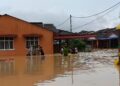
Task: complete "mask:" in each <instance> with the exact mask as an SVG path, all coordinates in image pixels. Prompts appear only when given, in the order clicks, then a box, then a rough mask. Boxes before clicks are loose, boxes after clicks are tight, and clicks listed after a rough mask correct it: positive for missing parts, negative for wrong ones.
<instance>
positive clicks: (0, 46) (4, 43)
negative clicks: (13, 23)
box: [0, 37, 13, 50]
mask: <svg viewBox="0 0 120 86" xmlns="http://www.w3.org/2000/svg"><path fill="white" fill-rule="evenodd" d="M11 49H13V37H0V50H11Z"/></svg>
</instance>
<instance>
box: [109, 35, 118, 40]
mask: <svg viewBox="0 0 120 86" xmlns="http://www.w3.org/2000/svg"><path fill="white" fill-rule="evenodd" d="M109 38H110V39H115V38H118V36H117V35H116V34H112V35H110V36H109Z"/></svg>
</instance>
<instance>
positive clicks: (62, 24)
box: [56, 17, 70, 27]
mask: <svg viewBox="0 0 120 86" xmlns="http://www.w3.org/2000/svg"><path fill="white" fill-rule="evenodd" d="M69 19H70V17H69V18H67V19H66V20H65V21H63V22H62V23H60V24H58V25H57V26H56V27H59V26H61V25H63V24H65V23H66V22H67V21H68V20H69Z"/></svg>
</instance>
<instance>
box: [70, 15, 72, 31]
mask: <svg viewBox="0 0 120 86" xmlns="http://www.w3.org/2000/svg"><path fill="white" fill-rule="evenodd" d="M70 32H72V15H70Z"/></svg>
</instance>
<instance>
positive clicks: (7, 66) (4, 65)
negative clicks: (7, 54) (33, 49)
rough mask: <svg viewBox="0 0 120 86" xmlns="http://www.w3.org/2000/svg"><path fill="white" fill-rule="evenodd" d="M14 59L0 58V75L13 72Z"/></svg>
mask: <svg viewBox="0 0 120 86" xmlns="http://www.w3.org/2000/svg"><path fill="white" fill-rule="evenodd" d="M14 72H15V61H14V59H13V58H0V75H8V74H14Z"/></svg>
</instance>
